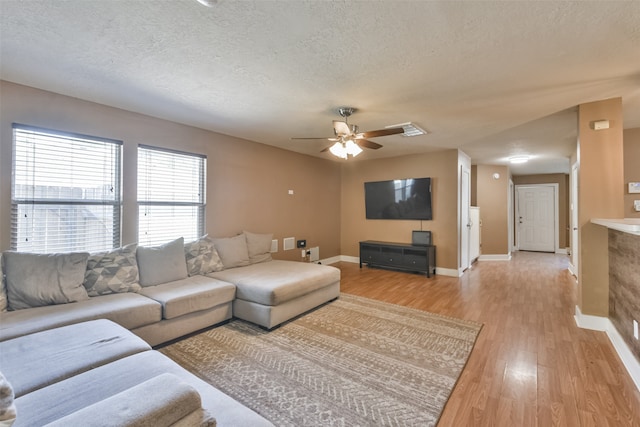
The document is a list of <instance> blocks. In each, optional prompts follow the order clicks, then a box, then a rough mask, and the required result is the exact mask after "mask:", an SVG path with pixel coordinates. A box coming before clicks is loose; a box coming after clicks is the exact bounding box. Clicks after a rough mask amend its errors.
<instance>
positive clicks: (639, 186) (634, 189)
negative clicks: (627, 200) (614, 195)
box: [629, 182, 640, 194]
mask: <svg viewBox="0 0 640 427" xmlns="http://www.w3.org/2000/svg"><path fill="white" fill-rule="evenodd" d="M632 193H640V182H630V183H629V194H632Z"/></svg>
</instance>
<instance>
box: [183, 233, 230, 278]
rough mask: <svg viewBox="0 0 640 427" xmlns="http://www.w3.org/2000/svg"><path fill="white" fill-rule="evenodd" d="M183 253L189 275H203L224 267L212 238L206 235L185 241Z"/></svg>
mask: <svg viewBox="0 0 640 427" xmlns="http://www.w3.org/2000/svg"><path fill="white" fill-rule="evenodd" d="M184 255H185V258H186V259H187V272H188V273H189V276H196V275H198V274H201V275H204V274H207V273H211V272H214V271H221V270H223V269H224V265H223V264H222V260H221V259H220V255H218V251H217V250H216V247H215V245H214V244H213V240H211V239H209V237H208V236H207V235H205V236H203V237H201V238H199V239H198V240H195V241H193V242H188V243H185V244H184Z"/></svg>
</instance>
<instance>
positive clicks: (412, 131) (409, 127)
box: [385, 122, 429, 136]
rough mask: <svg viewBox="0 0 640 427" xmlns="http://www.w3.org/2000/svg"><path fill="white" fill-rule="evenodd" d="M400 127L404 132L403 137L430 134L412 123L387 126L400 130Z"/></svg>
mask: <svg viewBox="0 0 640 427" xmlns="http://www.w3.org/2000/svg"><path fill="white" fill-rule="evenodd" d="M399 127H401V128H402V130H403V133H402V136H420V135H426V134H427V133H429V132H427V131H426V130H424V129H422V128H420V127H419V126H418V125H416V124H415V123H411V122H407V123H400V124H397V125H390V126H385V128H399Z"/></svg>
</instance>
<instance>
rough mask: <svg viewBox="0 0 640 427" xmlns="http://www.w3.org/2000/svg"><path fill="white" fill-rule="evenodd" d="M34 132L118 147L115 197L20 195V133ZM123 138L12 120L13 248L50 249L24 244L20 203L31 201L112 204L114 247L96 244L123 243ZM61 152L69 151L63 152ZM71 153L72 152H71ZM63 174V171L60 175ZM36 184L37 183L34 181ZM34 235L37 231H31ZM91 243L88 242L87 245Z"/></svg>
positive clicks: (35, 203)
mask: <svg viewBox="0 0 640 427" xmlns="http://www.w3.org/2000/svg"><path fill="white" fill-rule="evenodd" d="M21 132H23V133H34V134H35V135H36V137H37V138H43V139H45V138H46V137H47V136H49V137H52V138H58V139H62V140H65V139H66V140H69V141H70V142H71V141H74V142H75V143H76V144H87V146H89V144H100V143H102V144H110V145H111V146H112V147H116V148H115V150H114V156H113V157H112V158H111V162H112V164H113V167H114V169H113V172H112V182H111V183H110V184H111V185H112V189H111V191H113V193H114V196H113V199H112V200H108V199H88V200H85V199H73V198H50V197H40V198H38V197H35V195H34V197H18V196H17V195H16V193H17V185H18V183H17V182H16V174H17V173H18V172H17V169H18V165H17V162H18V158H17V149H18V145H17V144H18V134H19V133H21ZM122 147H123V142H122V141H120V140H116V139H111V138H105V137H98V136H93V135H85V134H80V133H75V132H67V131H61V130H57V129H50V128H43V127H38V126H32V125H25V124H21V123H12V159H11V170H12V174H11V220H10V230H11V236H10V249H11V250H15V251H18V250H20V251H30V252H36V253H49V252H51V251H50V250H48V249H47V247H46V245H45V247H44V248H33V247H32V246H31V245H26V246H25V245H22V248H21V245H20V241H19V234H20V231H19V229H20V227H21V221H20V217H19V214H18V212H19V210H20V209H19V206H21V205H27V206H28V205H31V206H69V207H72V206H76V207H77V206H112V209H113V216H112V217H111V220H112V223H113V225H112V237H111V239H110V240H111V247H106V246H105V247H99V248H97V247H96V250H110V249H113V248H116V247H118V246H120V244H121V239H122V152H123V148H122ZM68 153H73V149H71V148H70V150H69V152H68ZM61 154H65V153H64V152H61ZM67 155H70V154H67ZM25 166H26V164H25ZM58 176H60V175H58ZM32 185H33V186H36V184H32ZM31 191H32V192H33V193H35V192H36V189H35V188H33V189H32V190H31ZM31 236H33V234H32V235H31ZM87 246H89V245H87V244H85V245H84V247H85V248H86V247H87ZM55 251H56V252H61V251H68V252H81V251H86V250H85V249H78V248H77V247H67V248H66V249H65V248H56V249H55Z"/></svg>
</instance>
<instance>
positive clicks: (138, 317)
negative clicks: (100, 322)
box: [0, 292, 162, 341]
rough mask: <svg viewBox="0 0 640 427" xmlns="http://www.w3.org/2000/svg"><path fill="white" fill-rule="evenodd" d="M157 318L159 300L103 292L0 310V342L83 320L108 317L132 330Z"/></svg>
mask: <svg viewBox="0 0 640 427" xmlns="http://www.w3.org/2000/svg"><path fill="white" fill-rule="evenodd" d="M161 318H162V306H161V305H160V303H158V302H156V301H154V300H152V299H150V298H147V297H145V296H143V295H139V294H135V293H131V292H129V293H124V294H111V295H103V296H99V297H91V298H89V300H87V301H82V302H78V303H73V304H64V305H50V306H47V307H38V308H28V309H25V310H18V311H7V312H4V313H0V341H5V340H8V339H11V338H15V337H19V336H22V335H26V334H31V333H34V332H40V331H45V330H47V329H53V328H58V327H60V326H66V325H71V324H73V323H79V322H84V321H87V320H95V319H109V320H112V321H114V322H116V323H117V324H119V325H122V326H123V327H125V328H127V329H135V328H138V327H140V326H144V325H148V324H150V323H154V322H158V321H160V319H161Z"/></svg>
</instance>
